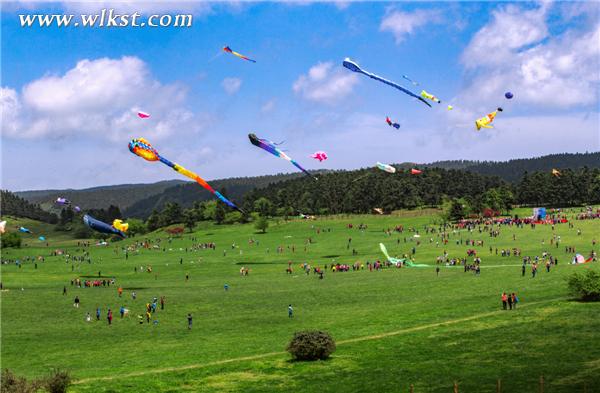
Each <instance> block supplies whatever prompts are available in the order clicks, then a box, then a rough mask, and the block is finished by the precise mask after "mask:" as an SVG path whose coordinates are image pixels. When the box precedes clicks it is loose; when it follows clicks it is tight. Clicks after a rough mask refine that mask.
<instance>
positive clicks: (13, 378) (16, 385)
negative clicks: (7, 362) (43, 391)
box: [0, 368, 40, 393]
mask: <svg viewBox="0 0 600 393" xmlns="http://www.w3.org/2000/svg"><path fill="white" fill-rule="evenodd" d="M0 379H2V384H1V385H0V391H1V392H3V393H35V392H37V391H38V390H39V388H40V383H39V381H35V380H34V381H28V380H27V379H26V378H24V377H19V376H18V375H15V374H14V373H13V372H12V371H10V370H9V369H7V368H5V369H4V370H2V377H1V378H0Z"/></svg>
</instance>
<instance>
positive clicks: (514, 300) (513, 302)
mask: <svg viewBox="0 0 600 393" xmlns="http://www.w3.org/2000/svg"><path fill="white" fill-rule="evenodd" d="M510 296H511V297H512V304H513V308H514V309H515V310H516V309H517V303H519V298H518V297H517V295H515V293H514V292H513V293H512V294H511V295H510Z"/></svg>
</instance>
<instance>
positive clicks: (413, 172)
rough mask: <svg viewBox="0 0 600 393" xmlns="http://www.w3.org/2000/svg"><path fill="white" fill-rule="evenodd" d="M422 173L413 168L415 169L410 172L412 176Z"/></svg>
mask: <svg viewBox="0 0 600 393" xmlns="http://www.w3.org/2000/svg"><path fill="white" fill-rule="evenodd" d="M421 173H423V171H420V170H418V169H415V168H413V169H411V170H410V174H411V175H420V174H421Z"/></svg>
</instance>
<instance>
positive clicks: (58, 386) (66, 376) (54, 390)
mask: <svg viewBox="0 0 600 393" xmlns="http://www.w3.org/2000/svg"><path fill="white" fill-rule="evenodd" d="M70 385H71V374H70V373H69V372H68V371H66V370H60V369H54V370H52V372H51V373H50V376H48V378H46V380H45V381H44V387H45V388H46V389H47V390H48V392H50V393H67V389H68V388H69V386H70Z"/></svg>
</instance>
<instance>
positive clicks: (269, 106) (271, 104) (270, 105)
mask: <svg viewBox="0 0 600 393" xmlns="http://www.w3.org/2000/svg"><path fill="white" fill-rule="evenodd" d="M273 109H275V100H269V101H267V102H265V103H264V104H263V106H261V107H260V111H261V112H262V113H269V112H272V111H273Z"/></svg>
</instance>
